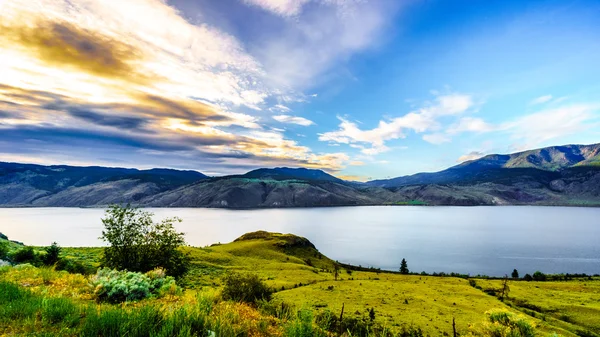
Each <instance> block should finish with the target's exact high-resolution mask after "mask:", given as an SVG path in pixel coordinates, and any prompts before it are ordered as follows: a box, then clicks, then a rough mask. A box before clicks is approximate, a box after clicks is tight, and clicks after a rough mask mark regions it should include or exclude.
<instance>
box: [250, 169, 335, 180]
mask: <svg viewBox="0 0 600 337" xmlns="http://www.w3.org/2000/svg"><path fill="white" fill-rule="evenodd" d="M241 177H243V178H255V179H273V180H291V179H297V180H316V181H332V182H336V183H342V182H344V181H343V180H342V179H339V178H336V177H334V176H332V175H331V174H328V173H325V172H323V171H321V170H311V169H306V168H289V167H276V168H272V169H268V168H261V169H257V170H254V171H250V172H248V173H246V174H244V175H242V176H241Z"/></svg>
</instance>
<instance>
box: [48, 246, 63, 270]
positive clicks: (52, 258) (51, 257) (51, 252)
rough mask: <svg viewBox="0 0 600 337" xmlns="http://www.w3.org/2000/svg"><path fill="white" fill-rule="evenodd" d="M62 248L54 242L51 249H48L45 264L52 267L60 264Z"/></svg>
mask: <svg viewBox="0 0 600 337" xmlns="http://www.w3.org/2000/svg"><path fill="white" fill-rule="evenodd" d="M61 250H62V248H60V246H59V245H58V244H57V243H56V242H52V245H50V247H46V256H44V264H46V265H48V266H52V265H54V264H56V262H58V259H59V257H60V252H61Z"/></svg>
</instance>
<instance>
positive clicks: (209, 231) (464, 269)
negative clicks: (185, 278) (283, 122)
mask: <svg viewBox="0 0 600 337" xmlns="http://www.w3.org/2000/svg"><path fill="white" fill-rule="evenodd" d="M150 211H152V212H154V213H155V219H161V218H164V217H171V216H178V217H180V218H182V219H183V223H181V224H179V225H178V229H179V230H181V231H183V232H185V233H186V239H187V242H188V243H189V244H191V245H194V246H205V245H209V244H212V243H216V242H223V243H225V242H230V241H232V240H234V239H235V238H237V237H239V236H240V235H242V234H244V233H247V232H251V231H256V230H267V231H274V232H283V233H293V234H297V235H301V236H304V237H307V238H308V239H309V240H310V241H312V242H313V243H314V244H315V245H316V246H317V248H318V249H319V250H320V251H321V252H322V253H323V254H325V255H327V256H329V257H331V258H332V259H336V260H339V261H341V262H347V263H352V264H356V265H362V266H374V267H379V268H382V269H394V270H396V269H398V267H399V265H400V260H402V258H406V260H407V261H408V266H409V268H410V270H411V271H417V272H421V271H427V272H442V271H443V272H459V273H465V274H471V275H476V274H485V275H494V276H502V275H504V274H509V275H510V273H511V272H512V270H513V268H516V269H518V270H519V272H520V274H521V275H525V273H533V272H534V271H536V270H540V271H543V272H545V273H561V272H564V273H567V272H568V273H587V274H596V273H600V209H598V208H563V207H508V206H507V207H409V206H402V207H390V206H387V207H386V206H374V207H337V208H307V209H268V210H243V211H240V210H222V209H190V208H159V209H150ZM103 213H104V211H103V210H101V209H80V208H17V209H0V232H2V233H5V234H6V235H8V236H9V238H11V239H14V240H18V241H23V242H24V243H25V244H29V245H48V244H50V243H51V242H52V241H56V242H58V243H59V244H60V245H62V246H100V245H102V242H101V241H100V240H99V239H98V237H99V236H100V234H101V230H102V223H101V222H100V219H101V217H102V216H103Z"/></svg>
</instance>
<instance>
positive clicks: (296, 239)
mask: <svg viewBox="0 0 600 337" xmlns="http://www.w3.org/2000/svg"><path fill="white" fill-rule="evenodd" d="M249 240H277V241H278V242H277V243H276V245H277V246H279V247H282V248H306V247H308V248H313V249H317V248H316V247H315V245H313V243H312V242H310V241H309V240H308V239H307V238H304V237H301V236H297V235H294V234H281V233H271V232H267V231H256V232H250V233H246V234H244V235H242V236H240V237H239V238H237V239H235V240H234V241H233V242H239V241H249Z"/></svg>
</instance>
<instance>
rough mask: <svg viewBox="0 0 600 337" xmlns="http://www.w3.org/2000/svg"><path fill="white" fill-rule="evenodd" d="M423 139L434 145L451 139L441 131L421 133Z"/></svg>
mask: <svg viewBox="0 0 600 337" xmlns="http://www.w3.org/2000/svg"><path fill="white" fill-rule="evenodd" d="M423 140H424V141H426V142H428V143H431V144H435V145H439V144H443V143H448V142H450V141H451V139H450V137H449V136H448V135H446V134H443V133H431V134H427V135H423Z"/></svg>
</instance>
